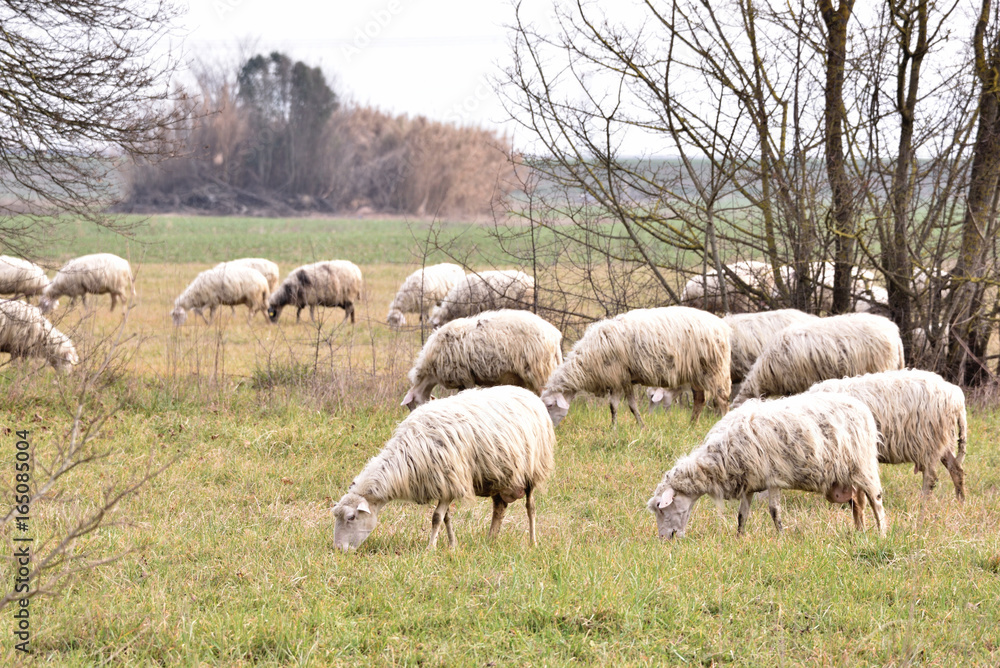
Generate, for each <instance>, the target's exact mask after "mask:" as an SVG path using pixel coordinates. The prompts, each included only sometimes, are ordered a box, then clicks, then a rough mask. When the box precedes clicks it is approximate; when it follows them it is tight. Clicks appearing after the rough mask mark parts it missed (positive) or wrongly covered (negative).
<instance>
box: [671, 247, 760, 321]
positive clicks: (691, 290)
mask: <svg viewBox="0 0 1000 668" xmlns="http://www.w3.org/2000/svg"><path fill="white" fill-rule="evenodd" d="M726 269H728V272H732V274H734V275H735V276H736V278H733V276H731V275H730V274H729V273H728V272H726V271H725V270H724V273H725V282H724V283H723V282H720V281H719V275H718V272H716V271H715V270H714V269H709V270H708V271H707V272H706V273H705V274H704V275H702V274H697V275H695V276H694V277H692V278H691V279H689V280H688V282H687V283H686V284H685V285H684V289H683V290H682V291H681V304H683V305H685V306H691V307H693V308H700V309H704V310H706V311H711V312H712V313H720V312H722V310H723V308H722V289H721V287H720V285H725V287H726V298H727V302H728V306H729V312H730V313H750V312H753V311H759V310H760V309H761V308H763V307H764V305H765V304H766V298H767V296H768V295H771V294H772V293H773V292H774V274H773V273H772V271H771V265H769V264H767V263H766V262H756V261H753V260H744V261H740V262H734V263H732V264H729V265H726ZM737 279H738V280H737ZM740 282H742V283H743V284H744V285H745V287H744V285H740Z"/></svg>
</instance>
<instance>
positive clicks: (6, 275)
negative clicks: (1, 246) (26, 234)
mask: <svg viewBox="0 0 1000 668" xmlns="http://www.w3.org/2000/svg"><path fill="white" fill-rule="evenodd" d="M48 284H49V277H48V276H46V275H45V270H44V269H42V268H41V267H39V266H38V265H37V264H35V263H34V262H29V261H27V260H22V259H21V258H19V257H11V256H10V255H0V295H13V296H15V297H16V296H17V295H24V296H25V297H26V298H27V297H30V296H32V295H40V294H42V291H43V290H45V286H47V285H48Z"/></svg>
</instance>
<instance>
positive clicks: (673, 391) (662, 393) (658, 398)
mask: <svg viewBox="0 0 1000 668" xmlns="http://www.w3.org/2000/svg"><path fill="white" fill-rule="evenodd" d="M646 398H647V399H649V410H650V412H652V411H654V410H656V409H657V408H662V409H663V410H664V411H668V410H670V407H671V406H673V405H674V403H675V402H679V401H683V402H684V404H685V405H687V406H690V405H691V386H690V385H684V386H682V387H674V388H670V387H647V388H646Z"/></svg>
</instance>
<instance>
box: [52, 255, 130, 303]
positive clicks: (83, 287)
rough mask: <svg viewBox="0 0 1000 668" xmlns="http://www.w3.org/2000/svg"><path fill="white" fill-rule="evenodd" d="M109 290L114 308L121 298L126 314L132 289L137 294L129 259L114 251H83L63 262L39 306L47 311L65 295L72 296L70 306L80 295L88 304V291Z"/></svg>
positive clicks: (99, 292) (103, 292)
mask: <svg viewBox="0 0 1000 668" xmlns="http://www.w3.org/2000/svg"><path fill="white" fill-rule="evenodd" d="M107 293H110V294H111V310H112V311H114V310H115V303H116V300H118V299H120V300H121V303H122V313H123V314H124V312H125V307H126V304H127V303H128V295H129V293H131V295H132V296H133V297H134V296H135V283H134V282H133V281H132V268H131V267H129V264H128V260H126V259H124V258H120V257H118V256H117V255H112V254H111V253H97V254H95V255H82V256H80V257H78V258H74V259H72V260H70V261H69V262H67V263H66V264H64V265H63V267H62V269H60V270H59V271H58V273H56V277H55V278H53V279H52V282H51V283H49V284H48V285H47V286H45V289H44V290H42V298H41V300H40V302H39V307H40V308H41V310H42V313H48V312H49V311H51V310H52V309H53V308H55V307H56V305H57V301H56V300H58V299H59V298H60V297H62V296H68V297H70V306H72V305H73V304H75V303H76V298H77V297H80V298H81V299H82V300H83V305H84V306H86V305H87V295H88V294H92V295H103V294H107Z"/></svg>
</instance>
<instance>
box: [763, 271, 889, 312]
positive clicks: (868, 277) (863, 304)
mask: <svg viewBox="0 0 1000 668" xmlns="http://www.w3.org/2000/svg"><path fill="white" fill-rule="evenodd" d="M834 271H835V265H834V263H833V262H811V263H810V264H809V284H810V286H811V289H810V291H809V294H811V295H812V296H813V298H814V300H815V301H814V304H815V306H816V308H817V310H819V311H821V312H823V313H832V312H833V277H834ZM778 272H779V273H780V274H781V278H782V281H784V283H785V285H786V286H788V287H787V289H788V290H794V287H793V286H794V285H795V282H796V279H797V278H799V277H798V275H797V274H796V272H795V269H794V268H792V267H790V266H787V265H786V266H783V267H779V268H778ZM773 296H774V297H775V298H777V297H779V296H780V295H778V293H777V290H775V293H774V295H773ZM851 299H852V301H853V307H852V308H853V309H854V311H855V312H858V313H865V312H868V311H877V312H884V311H885V310H886V309H887V308H888V305H889V295H888V292H886V290H885V288H882V287H880V286H877V285H875V272H873V271H872V270H870V269H861V268H860V267H853V268H852V269H851Z"/></svg>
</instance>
